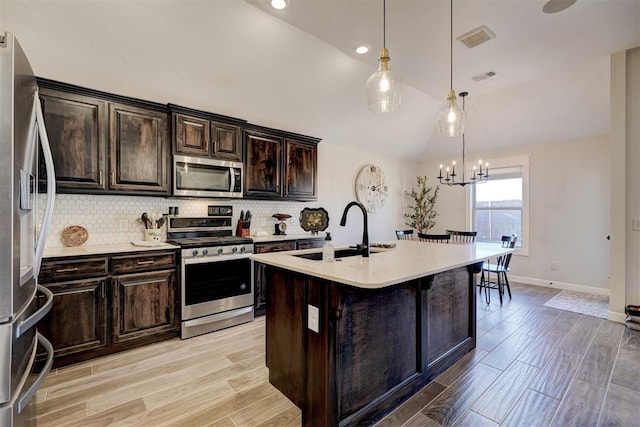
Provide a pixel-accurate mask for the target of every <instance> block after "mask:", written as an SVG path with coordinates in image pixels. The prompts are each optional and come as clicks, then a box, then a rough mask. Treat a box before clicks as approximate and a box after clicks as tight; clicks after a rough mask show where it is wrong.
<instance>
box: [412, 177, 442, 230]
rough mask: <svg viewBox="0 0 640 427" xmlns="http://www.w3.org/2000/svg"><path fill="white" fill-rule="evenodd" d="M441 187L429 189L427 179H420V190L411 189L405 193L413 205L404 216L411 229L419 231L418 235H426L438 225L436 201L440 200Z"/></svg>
mask: <svg viewBox="0 0 640 427" xmlns="http://www.w3.org/2000/svg"><path fill="white" fill-rule="evenodd" d="M439 191H440V186H439V185H438V186H436V188H435V189H434V188H433V187H427V177H426V176H419V177H418V190H417V191H416V190H415V189H413V188H412V189H411V191H405V192H404V194H405V196H406V197H408V198H410V199H411V202H412V203H413V205H409V206H407V211H408V212H406V213H405V214H404V217H405V218H408V221H407V222H405V224H406V225H408V226H409V227H412V228H415V229H416V230H418V233H426V232H427V231H429V229H431V228H433V227H434V226H435V225H436V222H435V220H434V219H435V217H436V216H438V213H437V212H436V200H438V192H439Z"/></svg>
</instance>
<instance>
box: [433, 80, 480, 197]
mask: <svg viewBox="0 0 640 427" xmlns="http://www.w3.org/2000/svg"><path fill="white" fill-rule="evenodd" d="M459 95H460V97H461V98H462V110H463V111H464V103H465V98H466V96H467V95H469V92H460V94H459ZM464 150H465V137H464V132H463V133H462V176H459V174H457V173H456V161H455V160H454V161H453V162H452V163H451V166H447V167H446V169H445V171H444V175H442V167H443V165H440V174H439V175H438V177H437V178H438V181H440V184H442V185H449V186H451V185H460V186H461V187H464V186H465V185H467V184H475V183H477V182H486V181H487V180H488V179H489V163H485V164H484V169H483V168H482V160H478V167H476V166H475V165H474V166H473V168H472V169H471V171H470V173H469V176H470V177H469V180H468V181H467V176H466V165H465V158H464ZM458 177H460V180H458Z"/></svg>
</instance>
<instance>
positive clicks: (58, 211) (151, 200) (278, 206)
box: [38, 194, 317, 248]
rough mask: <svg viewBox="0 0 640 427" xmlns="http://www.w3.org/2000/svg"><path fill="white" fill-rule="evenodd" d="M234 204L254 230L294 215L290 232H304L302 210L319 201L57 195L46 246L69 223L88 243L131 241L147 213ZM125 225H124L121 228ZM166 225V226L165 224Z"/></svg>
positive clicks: (55, 243)
mask: <svg viewBox="0 0 640 427" xmlns="http://www.w3.org/2000/svg"><path fill="white" fill-rule="evenodd" d="M44 204H45V195H43V194H41V195H39V196H38V214H39V217H40V218H42V216H43V214H44ZM209 205H223V206H229V205H230V206H233V216H234V220H233V224H234V230H235V223H236V222H237V220H238V218H239V217H240V211H241V210H244V211H246V210H250V211H251V214H252V216H253V218H252V220H251V233H252V234H254V233H256V232H257V231H265V232H267V233H268V234H273V231H274V224H275V223H276V222H277V221H276V219H275V218H272V217H271V215H273V214H275V213H284V214H289V215H291V218H290V219H288V220H287V221H286V222H287V233H304V232H305V231H304V230H302V228H301V227H300V222H299V218H300V211H302V209H304V208H305V207H316V205H317V204H313V203H303V202H283V201H259V200H237V199H215V200H214V199H175V198H169V199H165V198H160V197H141V196H106V195H104V196H103V195H84V194H58V195H56V202H55V209H54V213H53V220H52V223H51V228H50V230H49V234H48V237H47V242H46V244H45V247H47V248H49V247H61V246H63V244H62V242H61V241H60V234H61V232H62V230H63V229H64V228H65V227H66V226H69V225H81V226H83V227H84V228H86V229H87V231H88V232H89V239H88V240H87V242H86V243H85V245H102V244H113V243H115V244H117V243H127V242H129V241H131V240H143V239H144V235H143V234H144V231H143V230H144V226H143V225H142V223H139V222H137V219H138V218H140V216H141V215H142V213H143V212H147V213H157V214H162V213H168V212H169V206H178V208H179V211H180V216H207V206H209ZM121 226H122V227H121ZM163 228H166V227H163Z"/></svg>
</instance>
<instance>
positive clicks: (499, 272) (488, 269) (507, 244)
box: [478, 234, 518, 304]
mask: <svg viewBox="0 0 640 427" xmlns="http://www.w3.org/2000/svg"><path fill="white" fill-rule="evenodd" d="M517 240H518V236H516V235H515V234H513V235H511V236H502V247H503V248H509V249H513V248H515V246H516V241H517ZM511 255H512V253H509V254H506V255H502V256H499V257H498V259H497V260H496V263H495V264H493V263H489V262H485V263H484V264H483V266H482V273H481V275H480V284H479V285H478V287H479V291H478V292H482V289H484V291H485V301H486V302H487V304H490V303H491V290H492V289H497V290H498V296H499V297H500V304H502V295H503V294H504V288H505V287H506V288H507V292H508V293H509V299H511V287H510V286H509V278H508V277H507V272H508V271H509V264H510V263H511ZM485 273H486V277H485ZM491 273H494V274H495V275H496V281H495V282H493V281H491Z"/></svg>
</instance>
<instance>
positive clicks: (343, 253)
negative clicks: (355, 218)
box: [294, 248, 375, 261]
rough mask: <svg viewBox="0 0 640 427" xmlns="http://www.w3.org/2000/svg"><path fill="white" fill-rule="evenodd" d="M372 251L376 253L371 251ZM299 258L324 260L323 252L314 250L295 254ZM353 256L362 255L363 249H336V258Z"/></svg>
mask: <svg viewBox="0 0 640 427" xmlns="http://www.w3.org/2000/svg"><path fill="white" fill-rule="evenodd" d="M371 253H375V252H374V251H371ZM294 256H297V257H298V258H305V259H310V260H312V261H322V252H313V253H310V254H299V255H294ZM352 256H362V250H360V249H356V248H348V249H336V252H335V258H336V259H339V258H347V257H352Z"/></svg>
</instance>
